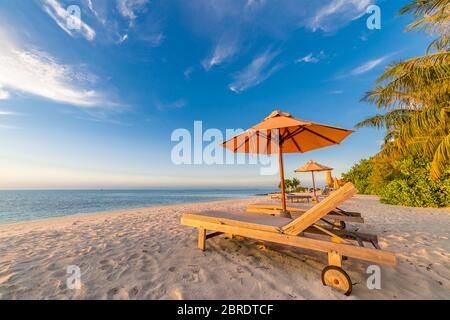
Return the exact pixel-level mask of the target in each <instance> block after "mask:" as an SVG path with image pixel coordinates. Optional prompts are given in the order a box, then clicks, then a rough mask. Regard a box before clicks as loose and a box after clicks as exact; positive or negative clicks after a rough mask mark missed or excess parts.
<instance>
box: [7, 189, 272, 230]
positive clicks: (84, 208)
mask: <svg viewBox="0 0 450 320" xmlns="http://www.w3.org/2000/svg"><path fill="white" fill-rule="evenodd" d="M273 191H275V190H274V189H264V188H258V189H256V188H255V189H180V190H175V189H164V190H163V189H161V190H156V189H95V190H94V189H93V190H88V189H79V190H0V224H6V223H16V222H24V221H33V220H41V219H48V218H56V217H64V216H71V215H81V214H92V213H98V212H104V211H115V210H124V209H134V208H141V207H155V206H162V205H172V204H183V203H195V202H209V201H220V200H232V199H242V198H247V197H251V196H255V195H257V194H262V193H267V192H273Z"/></svg>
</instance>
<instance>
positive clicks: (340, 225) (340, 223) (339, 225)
mask: <svg viewBox="0 0 450 320" xmlns="http://www.w3.org/2000/svg"><path fill="white" fill-rule="evenodd" d="M346 227H347V225H346V224H345V222H344V221H338V222H336V224H335V228H336V229H339V230H344V229H345V228H346Z"/></svg>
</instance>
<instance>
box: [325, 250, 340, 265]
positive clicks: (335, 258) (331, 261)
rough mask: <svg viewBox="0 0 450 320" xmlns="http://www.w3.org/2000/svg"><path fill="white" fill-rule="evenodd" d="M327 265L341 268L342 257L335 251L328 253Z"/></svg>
mask: <svg viewBox="0 0 450 320" xmlns="http://www.w3.org/2000/svg"><path fill="white" fill-rule="evenodd" d="M328 265H330V266H336V267H342V255H341V254H339V253H337V252H336V251H330V252H328Z"/></svg>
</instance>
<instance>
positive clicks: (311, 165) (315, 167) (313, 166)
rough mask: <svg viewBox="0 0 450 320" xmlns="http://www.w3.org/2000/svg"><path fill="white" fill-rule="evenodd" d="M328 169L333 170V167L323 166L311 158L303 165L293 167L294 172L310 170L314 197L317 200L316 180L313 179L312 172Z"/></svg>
mask: <svg viewBox="0 0 450 320" xmlns="http://www.w3.org/2000/svg"><path fill="white" fill-rule="evenodd" d="M330 170H333V168H330V167H327V166H324V165H322V164H319V163H317V162H314V161H312V160H309V161H308V162H307V163H305V164H304V165H303V166H301V167H299V168H297V169H295V170H294V172H311V176H312V183H313V192H314V198H315V199H316V200H317V196H316V181H315V179H314V172H316V171H330Z"/></svg>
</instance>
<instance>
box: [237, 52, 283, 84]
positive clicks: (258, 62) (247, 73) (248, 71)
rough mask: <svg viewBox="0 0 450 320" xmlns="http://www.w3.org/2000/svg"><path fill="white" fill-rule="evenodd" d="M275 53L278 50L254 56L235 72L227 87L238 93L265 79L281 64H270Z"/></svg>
mask: <svg viewBox="0 0 450 320" xmlns="http://www.w3.org/2000/svg"><path fill="white" fill-rule="evenodd" d="M277 55H278V52H271V51H269V50H268V51H266V52H264V53H263V54H261V55H259V56H257V57H256V58H254V59H253V61H252V62H251V63H250V64H249V65H248V66H247V67H246V68H245V69H244V70H242V71H241V72H239V73H237V74H236V76H235V78H234V82H233V83H231V84H230V85H229V86H228V88H229V89H230V90H231V91H233V92H236V93H240V92H243V91H245V90H247V89H249V88H251V87H254V86H257V85H259V84H260V83H262V82H263V81H265V80H266V79H267V78H269V77H270V76H271V75H272V74H273V73H274V72H276V71H278V70H279V69H280V68H281V66H282V65H281V64H279V63H277V64H275V65H274V66H272V61H273V60H274V58H275V57H276V56H277Z"/></svg>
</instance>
